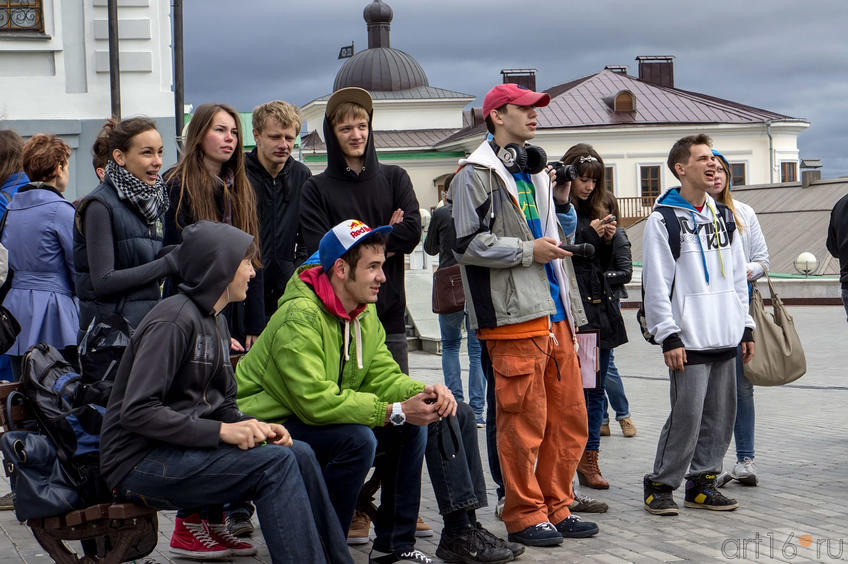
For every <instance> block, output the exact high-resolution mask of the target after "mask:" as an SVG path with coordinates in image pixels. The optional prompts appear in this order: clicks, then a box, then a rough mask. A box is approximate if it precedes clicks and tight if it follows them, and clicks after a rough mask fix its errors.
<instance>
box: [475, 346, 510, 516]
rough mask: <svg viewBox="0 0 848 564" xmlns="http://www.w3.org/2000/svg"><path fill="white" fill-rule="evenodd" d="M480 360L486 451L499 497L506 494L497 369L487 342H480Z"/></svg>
mask: <svg viewBox="0 0 848 564" xmlns="http://www.w3.org/2000/svg"><path fill="white" fill-rule="evenodd" d="M480 344H481V345H482V346H481V348H480V362H481V365H482V367H483V374H485V375H486V406H487V409H486V451H487V454H488V458H489V472H491V474H492V481H493V482H495V485H496V486H497V488H496V493H497V495H498V499H500V498H502V497H503V496H504V495H506V490H505V489H504V481H503V474H502V473H501V460H500V458H498V427H497V415H498V414H497V407H496V406H497V401H496V399H495V371H494V370H493V369H492V359H490V358H489V349H488V347H486V346H485V343H482V342H481V343H480Z"/></svg>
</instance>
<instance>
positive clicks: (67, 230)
mask: <svg viewBox="0 0 848 564" xmlns="http://www.w3.org/2000/svg"><path fill="white" fill-rule="evenodd" d="M70 156H71V148H70V147H69V146H68V145H67V143H65V142H64V141H62V140H61V139H59V138H58V137H56V136H55V135H44V134H42V133H38V134H35V135H33V136H32V138H31V139H30V140H29V141H27V143H26V145H24V147H23V154H22V161H23V167H24V172H25V173H26V175H27V176H28V177H29V178H30V179H31V182H30V183H29V184H27V185H25V186H22V187H21V188H19V189H18V193H17V194H16V195H15V198H14V199H13V200H12V201H11V202H10V203H9V207H8V208H7V212H6V213H7V216H6V225H5V227H4V228H3V238H2V242H3V245H4V246H5V247H6V248H7V249H9V270H10V271H11V272H12V273H13V275H12V279H11V284H10V288H9V293H8V294H6V298H5V299H4V300H3V305H4V306H5V307H6V309H8V310H9V311H10V312H11V313H12V315H14V316H15V319H17V320H18V323H20V324H21V332H20V333H19V334H18V338H17V339H16V340H15V344H13V345H12V348H10V349H9V351H8V355H9V358H10V359H11V361H12V373H13V375H14V378H15V380H18V379H19V378H20V375H21V359H22V358H23V355H24V353H25V352H26V350H27V349H28V348H29V347H31V346H32V345H34V344H36V343H47V344H49V345H53V346H54V347H56V348H57V349H59V350H60V351H61V352H62V355H63V356H64V357H65V358H66V359H67V360H68V362H70V363H71V364H73V365H76V364H77V349H76V344H77V330H78V329H79V316H78V313H77V304H76V303H75V302H74V268H73V241H74V238H73V226H74V206H73V205H72V204H71V203H70V202H68V201H67V200H65V198H64V197H63V196H62V194H63V192H64V191H65V188H67V186H68V158H69V157H70Z"/></svg>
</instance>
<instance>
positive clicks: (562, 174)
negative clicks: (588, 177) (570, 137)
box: [548, 161, 577, 184]
mask: <svg viewBox="0 0 848 564" xmlns="http://www.w3.org/2000/svg"><path fill="white" fill-rule="evenodd" d="M548 166H552V167H553V168H554V171H555V172H556V180H555V181H554V184H565V183H566V182H571V181H572V180H575V179H576V178H577V167H576V166H574V165H566V164H563V163H562V162H561V161H552V162H549V163H548Z"/></svg>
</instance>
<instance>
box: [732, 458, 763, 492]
mask: <svg viewBox="0 0 848 564" xmlns="http://www.w3.org/2000/svg"><path fill="white" fill-rule="evenodd" d="M730 475H731V477H732V478H733V479H734V480H737V481H738V482H739V483H740V484H745V485H746V486H756V485H757V465H756V464H754V459H752V458H747V457H746V458H743V459H742V462H737V463H736V466H734V467H733V470H732V471H731V472H730Z"/></svg>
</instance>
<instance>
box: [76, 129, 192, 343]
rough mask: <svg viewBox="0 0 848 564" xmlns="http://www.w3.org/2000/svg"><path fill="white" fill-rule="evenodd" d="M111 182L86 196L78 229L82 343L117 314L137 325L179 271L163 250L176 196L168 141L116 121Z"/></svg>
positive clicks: (108, 171)
mask: <svg viewBox="0 0 848 564" xmlns="http://www.w3.org/2000/svg"><path fill="white" fill-rule="evenodd" d="M100 135H101V136H102V135H105V136H107V137H108V139H109V151H110V153H109V157H110V160H109V162H108V163H107V164H106V173H105V175H104V178H103V182H101V183H100V185H98V186H97V188H95V189H94V190H93V191H92V192H91V193H90V194H88V195H87V196H86V197H85V198H83V199H82V200H81V201H80V203H79V205H78V207H77V213H76V219H75V225H74V267H75V268H76V272H77V276H76V282H77V284H76V286H77V295H78V296H79V303H80V337H82V335H83V334H84V333H85V331H86V329H87V328H88V326H89V324H90V323H91V322H92V320H93V319H94V318H95V317H97V316H99V315H107V314H110V313H117V314H119V315H121V316H123V317H124V318H125V319H126V320H127V321H128V322H129V323H130V325H132V326H133V327H135V326H137V325H138V324H139V322H140V321H141V320H142V318H143V317H144V316H145V315H146V314H147V312H148V311H150V310H151V309H152V308H153V306H154V305H156V303H157V302H158V301H159V300H160V299H161V297H162V295H161V291H160V289H159V284H160V280H162V279H163V278H164V277H166V276H168V275H170V274H173V273H174V272H176V266H177V265H176V256H172V254H167V255H165V256H164V257H161V258H157V256H159V254H160V251H161V250H162V237H163V234H164V228H163V219H164V215H165V212H166V211H167V210H168V193H167V191H166V189H165V184H164V183H163V182H162V178H161V177H160V176H159V169H161V168H162V153H163V152H164V148H163V146H162V137H161V136H160V135H159V132H158V131H157V130H156V124H155V123H154V122H153V121H152V120H150V119H148V118H144V117H136V118H130V119H126V120H123V121H121V122H116V121H115V120H109V121H107V122H106V125H105V126H104V128H103V131H101V133H100Z"/></svg>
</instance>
